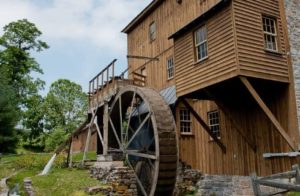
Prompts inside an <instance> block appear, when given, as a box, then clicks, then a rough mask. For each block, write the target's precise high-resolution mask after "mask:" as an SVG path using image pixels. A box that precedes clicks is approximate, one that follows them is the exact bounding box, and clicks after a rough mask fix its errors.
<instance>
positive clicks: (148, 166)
mask: <svg viewBox="0 0 300 196" xmlns="http://www.w3.org/2000/svg"><path fill="white" fill-rule="evenodd" d="M151 100H155V101H151ZM161 106H166V108H167V105H166V103H165V102H164V100H163V99H162V97H161V96H160V95H159V94H158V93H157V92H156V91H155V90H153V89H150V88H146V87H145V88H140V87H136V86H130V85H128V86H125V87H122V88H121V89H120V90H119V92H118V94H117V95H116V96H115V97H114V100H113V101H112V102H111V104H110V110H109V124H110V126H109V129H110V132H112V133H111V136H110V140H111V141H112V142H111V143H110V145H111V147H112V148H110V149H109V150H111V151H112V152H113V151H114V152H117V151H118V153H117V154H118V155H119V154H120V155H121V154H122V158H123V159H122V160H123V161H125V163H127V166H128V167H129V168H130V169H131V170H132V172H133V175H134V176H135V179H136V184H137V188H138V194H139V195H144V196H148V195H149V196H154V195H170V194H171V192H172V190H171V189H170V188H172V187H174V185H175V179H176V174H175V173H174V175H170V176H168V180H165V179H163V178H161V177H160V176H161V175H160V172H166V171H165V170H168V166H169V165H170V167H173V166H174V163H173V162H172V163H169V162H168V161H164V160H165V159H163V158H164V157H162V158H161V157H160V155H161V154H163V155H164V156H165V157H166V156H169V155H172V160H173V157H174V153H173V151H172V152H171V151H170V150H169V148H160V146H159V145H160V141H161V138H162V139H163V140H164V139H165V138H170V140H176V137H175V136H176V135H175V134H174V133H175V127H174V126H172V131H171V130H170V127H171V125H175V123H171V122H170V124H167V123H166V122H165V119H164V118H162V117H161V116H171V115H172V112H171V111H170V110H163V111H162V110H161V109H160V107H161ZM158 125H159V126H158ZM158 127H159V129H158ZM165 130H168V131H167V132H166V131H165ZM113 135H114V136H113ZM171 144H172V146H173V145H174V144H173V143H171V142H170V145H171ZM163 145H164V146H170V145H169V143H167V144H163ZM176 145H177V144H176ZM118 148H119V149H118ZM172 149H173V148H172ZM169 151H170V152H169ZM119 152H121V153H119ZM120 158H121V157H120ZM176 158H177V157H176ZM162 161H164V162H162ZM174 162H175V159H174ZM161 163H163V167H160V166H161ZM170 169H171V168H170ZM173 181H174V182H173ZM157 187H159V188H157ZM164 187H166V189H164Z"/></svg>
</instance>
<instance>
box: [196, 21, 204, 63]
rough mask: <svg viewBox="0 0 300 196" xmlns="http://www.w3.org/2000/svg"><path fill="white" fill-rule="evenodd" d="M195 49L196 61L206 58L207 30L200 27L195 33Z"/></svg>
mask: <svg viewBox="0 0 300 196" xmlns="http://www.w3.org/2000/svg"><path fill="white" fill-rule="evenodd" d="M195 49H196V58H197V61H201V60H204V59H206V58H207V29H206V27H201V28H200V29H198V30H197V31H196V32H195Z"/></svg>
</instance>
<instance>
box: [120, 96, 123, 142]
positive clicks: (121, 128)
mask: <svg viewBox="0 0 300 196" xmlns="http://www.w3.org/2000/svg"><path fill="white" fill-rule="evenodd" d="M119 114H120V130H121V143H122V144H124V138H123V115H122V96H120V97H119Z"/></svg>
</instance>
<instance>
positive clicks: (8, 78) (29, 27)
mask: <svg viewBox="0 0 300 196" xmlns="http://www.w3.org/2000/svg"><path fill="white" fill-rule="evenodd" d="M3 31H4V33H3V35H2V36H0V72H1V78H0V79H1V82H0V83H1V84H0V87H1V89H0V93H1V94H0V95H1V98H0V99H1V100H0V102H1V103H0V127H1V128H0V147H1V146H5V145H7V144H6V141H9V140H14V141H15V139H16V137H15V135H14V132H15V127H16V124H17V123H18V122H19V120H20V119H21V121H22V122H26V121H27V120H28V119H29V118H27V117H28V116H30V115H29V114H27V115H26V113H27V112H29V113H32V108H30V107H31V106H32V105H34V104H31V102H32V100H33V99H36V97H37V96H38V91H39V90H41V89H43V86H44V82H43V81H42V80H40V79H34V78H33V77H32V76H31V74H32V72H37V73H43V72H42V69H41V68H40V66H39V64H38V63H37V62H36V60H35V59H34V58H33V57H31V52H33V51H35V52H40V51H42V50H43V49H47V48H48V45H47V44H46V42H43V41H41V40H39V39H38V38H39V37H40V36H41V34H42V33H41V31H39V30H38V28H37V27H36V26H35V25H34V24H33V23H31V22H29V21H27V20H26V19H23V20H18V21H16V22H11V23H9V24H8V25H6V26H5V27H4V28H3ZM24 116H27V117H26V118H24ZM29 124H32V123H30V122H27V123H25V125H26V126H27V125H29ZM33 125H34V124H33ZM34 126H35V125H34ZM28 128H30V129H31V128H33V126H31V127H28ZM40 130H41V129H40ZM36 131H37V130H33V133H34V135H36ZM11 142H12V141H11ZM1 150H2V147H1Z"/></svg>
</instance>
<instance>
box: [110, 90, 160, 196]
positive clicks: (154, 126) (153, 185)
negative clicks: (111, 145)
mask: <svg viewBox="0 0 300 196" xmlns="http://www.w3.org/2000/svg"><path fill="white" fill-rule="evenodd" d="M129 92H130V93H132V94H133V96H132V97H133V98H132V101H131V105H132V102H133V99H134V97H135V96H137V95H138V96H139V97H140V98H141V99H142V100H143V102H144V104H145V105H146V106H147V107H148V115H147V117H145V118H144V121H145V120H146V121H147V120H148V119H150V121H151V124H152V130H153V138H154V143H155V156H148V155H149V154H146V155H145V154H138V153H133V152H132V151H131V150H128V147H129V146H130V144H131V142H132V141H133V139H132V138H135V137H136V135H134V137H132V138H131V140H130V141H129V143H128V144H127V145H125V146H124V145H123V144H124V141H123V136H122V133H121V138H117V137H118V134H116V133H114V135H115V137H116V139H117V140H118V143H119V147H120V148H121V151H122V152H123V154H124V156H126V157H128V156H136V157H143V158H146V159H147V160H148V161H151V160H154V169H153V170H154V175H153V176H152V181H151V187H150V191H148V190H145V189H148V188H147V187H146V188H145V187H144V185H143V183H142V182H141V179H140V177H139V175H138V174H137V173H136V170H135V169H136V168H134V167H133V165H132V164H131V163H130V160H129V158H128V162H127V163H128V165H129V167H130V168H131V169H132V170H134V175H135V177H136V180H137V184H138V186H139V188H140V191H141V193H142V194H143V195H154V193H155V188H156V185H157V180H158V174H159V172H158V171H159V158H160V153H159V152H160V150H159V137H158V131H157V130H158V127H157V123H156V118H155V116H154V115H153V108H152V104H151V103H150V102H149V101H148V98H147V97H146V95H145V94H144V93H143V91H142V90H141V89H140V88H138V87H135V86H128V87H126V88H123V89H121V90H120V91H119V92H118V94H117V95H116V96H115V99H114V101H113V102H112V104H111V108H110V111H109V118H110V124H111V126H113V122H112V121H111V117H110V116H111V114H112V112H113V110H114V109H115V107H116V105H117V107H119V113H120V126H122V123H123V121H122V120H123V115H121V114H122V110H123V109H122V105H121V104H122V95H124V94H125V93H129ZM129 120H130V118H129ZM121 121H122V123H121ZM148 124H149V123H148ZM142 126H143V124H142ZM128 127H130V123H129V125H128ZM113 129H115V131H114V132H117V130H116V128H115V127H114V128H113ZM121 129H122V128H121ZM139 130H141V129H138V130H136V132H135V133H136V134H139V133H138V131H139ZM150 144H151V143H150ZM145 156H148V157H145ZM149 159H151V160H149Z"/></svg>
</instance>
